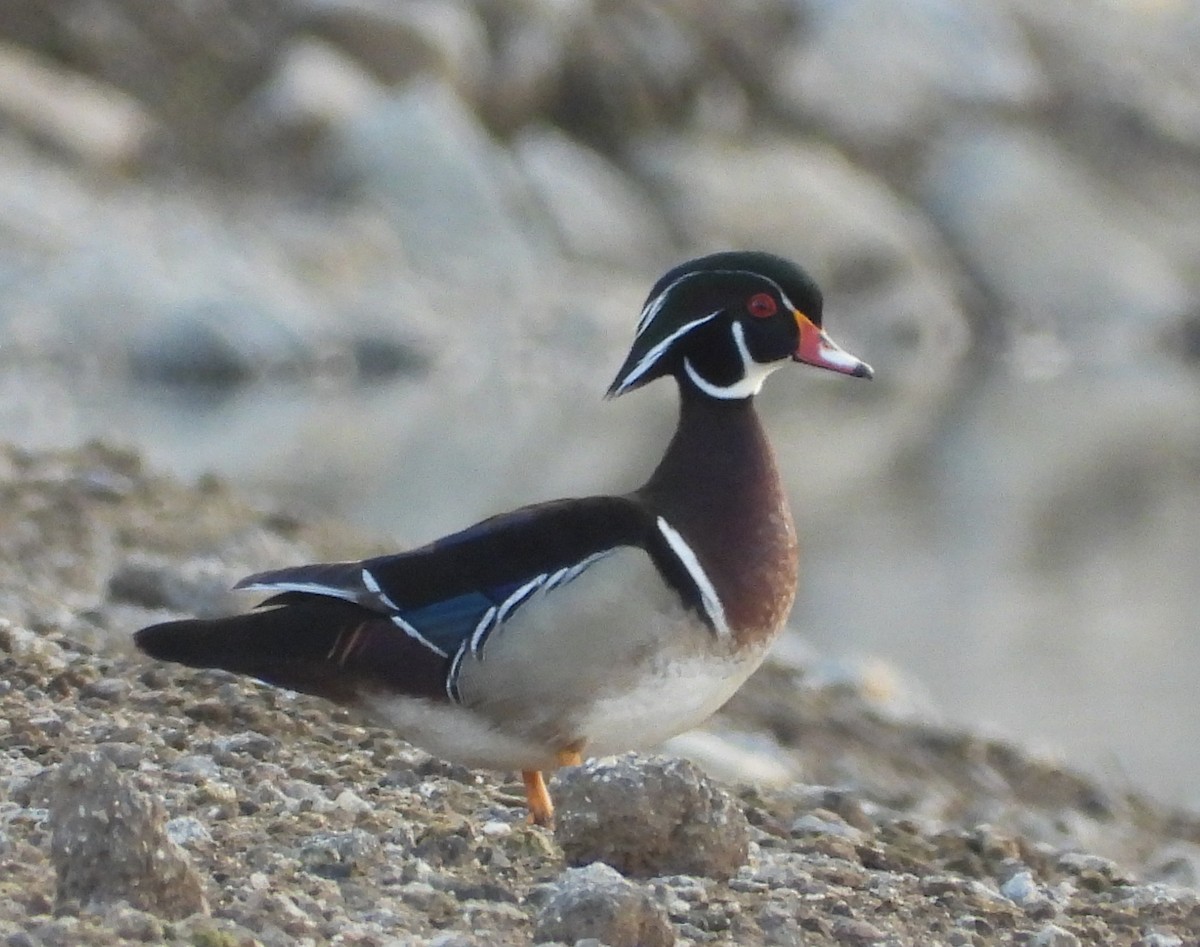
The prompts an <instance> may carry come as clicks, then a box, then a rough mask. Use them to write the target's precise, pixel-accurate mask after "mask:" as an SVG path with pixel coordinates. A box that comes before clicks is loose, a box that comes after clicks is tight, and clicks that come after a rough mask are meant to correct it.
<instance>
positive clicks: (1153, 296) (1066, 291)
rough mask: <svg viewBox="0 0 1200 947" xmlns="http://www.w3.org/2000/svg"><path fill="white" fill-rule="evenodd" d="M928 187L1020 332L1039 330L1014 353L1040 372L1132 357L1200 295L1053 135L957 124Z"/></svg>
mask: <svg viewBox="0 0 1200 947" xmlns="http://www.w3.org/2000/svg"><path fill="white" fill-rule="evenodd" d="M922 193H923V195H924V202H925V205H926V207H928V209H929V210H930V212H931V213H932V214H933V216H934V218H935V219H936V221H937V222H938V224H939V225H940V226H941V227H942V229H943V230H944V231H945V232H946V233H947V234H948V235H949V238H950V240H951V241H952V242H953V243H954V245H955V247H956V248H957V250H958V252H959V253H960V254H961V255H962V256H963V258H964V259H965V260H966V261H967V263H968V265H969V266H970V268H971V272H972V273H973V274H974V275H975V276H976V278H977V279H979V280H980V281H981V282H982V283H983V284H984V286H985V287H986V289H987V290H988V292H989V294H991V295H992V296H993V297H994V298H995V299H996V300H997V302H998V303H999V310H1000V313H1001V314H1002V315H1007V316H1009V317H1011V318H1012V319H1013V321H1014V322H1015V323H1016V326H1015V328H1016V329H1017V330H1018V331H1017V332H1016V339H1017V341H1018V342H1020V340H1021V337H1022V335H1028V336H1030V338H1029V339H1028V342H1027V344H1026V345H1025V346H1024V348H1023V349H1019V350H1018V351H1017V352H1016V353H1015V356H1016V359H1017V361H1018V362H1024V365H1025V366H1026V367H1027V368H1029V369H1031V370H1033V371H1034V373H1035V374H1037V373H1045V372H1047V371H1049V372H1051V373H1052V372H1054V371H1056V370H1058V369H1059V368H1061V365H1059V364H1056V362H1057V361H1060V360H1061V359H1063V358H1068V357H1074V358H1083V359H1085V360H1086V361H1088V362H1090V363H1092V364H1099V363H1104V364H1107V365H1110V366H1113V367H1116V366H1119V365H1128V364H1130V363H1131V361H1132V360H1134V359H1136V358H1137V357H1138V356H1139V355H1142V356H1144V355H1146V354H1147V353H1149V352H1150V351H1151V350H1152V349H1154V348H1156V347H1157V345H1158V342H1159V337H1158V333H1160V332H1162V331H1163V330H1164V329H1165V328H1166V326H1167V325H1173V324H1175V322H1176V321H1177V319H1178V317H1179V316H1180V315H1181V314H1182V313H1183V312H1185V311H1187V310H1188V308H1189V306H1190V305H1192V304H1193V300H1192V297H1191V293H1190V292H1189V288H1188V286H1187V284H1186V283H1185V281H1184V279H1183V276H1182V274H1181V273H1180V272H1179V271H1178V270H1177V268H1176V266H1175V265H1174V264H1173V262H1172V261H1171V259H1170V258H1169V257H1168V256H1167V255H1166V254H1164V253H1163V252H1161V251H1160V250H1159V249H1158V247H1156V246H1155V244H1154V243H1152V242H1151V241H1150V240H1149V239H1147V237H1145V236H1143V232H1142V230H1141V229H1140V228H1139V227H1138V226H1137V224H1136V221H1135V220H1134V219H1133V218H1131V217H1130V215H1128V214H1126V213H1125V212H1124V211H1123V210H1122V207H1121V204H1120V202H1119V201H1118V200H1117V199H1116V194H1115V190H1114V189H1113V188H1112V187H1110V186H1107V185H1106V184H1105V183H1104V182H1103V181H1102V180H1101V179H1099V178H1097V177H1094V176H1092V175H1091V174H1089V173H1088V171H1087V170H1086V169H1085V168H1084V167H1082V166H1081V165H1080V163H1079V162H1078V161H1077V160H1076V159H1075V158H1074V157H1073V156H1072V155H1071V154H1070V153H1069V152H1067V151H1065V150H1064V149H1062V148H1061V147H1060V146H1058V145H1057V144H1056V143H1055V142H1054V141H1053V139H1051V138H1050V137H1049V136H1047V135H1041V134H1037V133H1033V132H1028V131H1023V130H1007V129H996V128H990V127H986V126H977V125H967V126H959V127H956V128H954V129H952V130H951V131H949V132H948V133H947V135H946V137H945V138H944V139H943V140H942V141H941V142H940V144H939V145H938V147H937V148H936V149H934V151H933V152H932V154H931V156H930V160H929V162H928V165H927V167H926V169H925V174H924V179H923V183H922ZM1155 324H1157V325H1158V328H1157V329H1155V328H1154V327H1155ZM1067 351H1069V352H1070V353H1071V355H1070V356H1068V355H1067V354H1066V353H1067Z"/></svg>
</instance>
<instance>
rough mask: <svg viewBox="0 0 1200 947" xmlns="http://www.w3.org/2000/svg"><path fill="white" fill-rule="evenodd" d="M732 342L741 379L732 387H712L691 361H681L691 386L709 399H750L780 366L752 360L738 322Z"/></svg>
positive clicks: (743, 330)
mask: <svg viewBox="0 0 1200 947" xmlns="http://www.w3.org/2000/svg"><path fill="white" fill-rule="evenodd" d="M733 342H734V344H735V345H736V346H737V350H738V354H739V355H740V356H741V357H742V377H741V378H739V379H738V380H737V381H735V382H734V383H733V384H732V385H724V386H722V385H714V384H713V383H712V382H710V381H709V380H708V379H707V378H704V377H703V376H702V375H701V374H700V373H699V372H698V371H696V369H695V368H694V367H693V365H692V361H691V359H689V358H685V359H684V360H683V370H684V371H685V372H687V376H688V378H690V379H691V380H692V384H693V385H695V386H696V387H697V388H699V389H700V390H701V391H702V392H704V393H705V394H706V395H708V396H709V397H710V398H724V399H726V400H728V401H733V400H736V399H738V398H750V397H752V396H754V395H756V394H758V393H759V391H760V390H762V386H763V382H764V381H766V380H767V376H768V375H770V374H771V372H773V371H775V369H777V368H778V367H779V365H780V363H779V362H773V363H772V364H770V365H764V364H762V363H761V362H756V361H755V360H754V358H753V356H751V354H750V350H749V349H748V348H746V331H745V329H743V328H742V324H741V323H740V322H735V323H734V324H733Z"/></svg>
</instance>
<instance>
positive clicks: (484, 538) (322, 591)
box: [237, 497, 653, 658]
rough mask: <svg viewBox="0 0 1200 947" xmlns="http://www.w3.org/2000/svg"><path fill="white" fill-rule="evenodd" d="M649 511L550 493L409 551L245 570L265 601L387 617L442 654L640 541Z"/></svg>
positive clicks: (478, 640)
mask: <svg viewBox="0 0 1200 947" xmlns="http://www.w3.org/2000/svg"><path fill="white" fill-rule="evenodd" d="M652 530H653V524H652V520H651V519H650V517H649V514H648V513H647V512H646V511H645V510H644V509H643V508H642V507H641V506H640V505H639V504H638V503H636V502H635V501H633V500H631V499H629V498H626V497H592V498H588V499H582V500H556V501H553V502H550V503H539V504H537V505H534V506H529V507H524V508H522V509H520V510H516V511H514V512H512V513H506V514H503V515H501V516H494V517H492V518H490V519H487V520H484V521H482V522H480V523H477V524H475V525H474V526H471V527H468V528H467V529H464V530H462V531H461V532H458V533H454V534H452V535H450V536H447V537H445V538H444V539H439V540H437V541H436V542H433V543H430V544H429V545H427V546H422V547H420V548H419V549H414V550H411V551H409V552H403V553H399V554H397V555H392V556H380V557H376V558H373V559H366V560H363V561H361V562H341V563H323V564H317V565H309V566H299V567H296V568H290V569H279V570H276V571H272V572H264V573H259V574H257V575H252V576H249V577H248V578H246V579H243V580H242V581H241V582H239V583H238V586H237V587H238V588H242V589H250V590H254V591H261V592H276V593H277V594H276V595H275V596H273V597H272V598H269V599H267V601H266V602H264V603H263V604H264V605H272V604H276V603H281V602H286V601H298V600H300V599H301V598H307V597H311V596H321V597H327V598H333V599H342V600H344V601H346V602H352V603H354V604H356V605H358V606H360V607H362V608H364V609H368V610H370V611H372V612H375V613H376V614H379V615H382V616H386V617H388V618H391V619H392V620H393V621H394V623H395V624H394V627H395V628H396V629H397V631H403V632H405V633H407V634H408V635H409V636H410V637H412V638H414V639H416V640H418V641H420V642H421V643H423V644H424V645H425V646H426V647H428V648H430V649H431V650H432V651H434V652H435V653H437V654H438V655H439V656H441V657H447V658H448V657H452V656H453V655H454V653H455V652H456V651H458V649H459V648H460V647H461V646H462V645H463V644H464V643H465V642H466V643H470V644H471V646H472V647H473V648H475V649H476V650H478V649H479V648H481V647H482V643H483V642H484V641H485V640H486V638H487V635H488V634H489V633H490V632H491V631H492V630H493V629H494V628H495V627H496V626H497V625H499V624H501V623H502V622H503V621H505V620H506V619H508V618H509V617H511V616H512V614H514V613H515V612H516V610H517V609H518V608H520V606H521V605H523V604H524V602H525V601H527V600H528V598H529V597H531V596H532V594H533V593H534V592H536V591H538V590H539V589H541V588H553V587H554V586H556V585H559V584H562V583H563V582H565V581H569V580H570V579H571V578H574V576H575V575H577V574H578V573H579V571H582V569H583V568H586V566H587V565H588V564H590V563H591V562H593V561H595V559H596V558H597V557H598V556H600V555H602V554H604V553H607V552H608V551H610V550H612V549H615V548H617V547H619V546H638V545H645V544H646V543H647V541H648V540H647V537H648V536H649V535H650V534H651V532H652Z"/></svg>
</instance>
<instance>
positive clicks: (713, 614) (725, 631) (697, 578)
mask: <svg viewBox="0 0 1200 947" xmlns="http://www.w3.org/2000/svg"><path fill="white" fill-rule="evenodd" d="M658 531H659V532H660V533H662V535H663V539H665V540H666V541H667V545H668V546H670V547H671V551H672V552H673V553H675V555H676V556H678V557H679V561H680V562H681V563H682V564H683V567H684V568H685V569H687V572H688V575H690V576H691V577H692V581H693V582H695V583H696V588H697V589H699V590H700V601H701V604H703V606H704V612H705V614H706V615H708V620H709V621H710V622H711V623H712V626H713V628H714V629H715V630H716V632H717V637H718V638H724V639H728V638H732V637H733V632H732V631H731V630H730V628H729V622H727V621H726V620H725V608H724V607H723V606H722V605H721V599H720V596H718V595H717V590H716V589H715V588H714V587H713V584H712V582H710V581H709V578H708V575H707V574H706V573H705V571H704V567H703V566H702V565H700V560H699V559H697V558H696V553H695V552H694V551H693V550H692V547H691V546H689V545H688V544H687V540H686V539H684V538H683V537H682V536H681V535H679V532H678V530H676V529H675V528H674V527H673V526H671V524H670V523H668V522H667V521H666V520H665V519H663V518H662V517H661V516H660V517H658Z"/></svg>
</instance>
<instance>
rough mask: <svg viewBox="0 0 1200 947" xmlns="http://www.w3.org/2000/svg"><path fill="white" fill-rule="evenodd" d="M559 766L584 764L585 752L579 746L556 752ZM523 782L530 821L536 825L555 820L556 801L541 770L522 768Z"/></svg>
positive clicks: (555, 755) (546, 823) (547, 823)
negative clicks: (581, 751) (554, 801)
mask: <svg viewBox="0 0 1200 947" xmlns="http://www.w3.org/2000/svg"><path fill="white" fill-rule="evenodd" d="M554 757H555V759H556V760H557V762H558V765H559V766H582V765H583V754H582V753H580V752H579V750H578V748H570V749H565V750H559V751H558V752H557V753H555V754H554ZM521 782H523V783H524V784H525V801H526V803H528V805H529V821H530V822H532V823H533V824H534V825H549V824H550V823H551V822H553V821H554V803H553V802H551V801H550V793H549V791H548V790H547V789H546V780H545V779H544V778H542V774H541V771H540V770H536V769H523V770H521Z"/></svg>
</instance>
